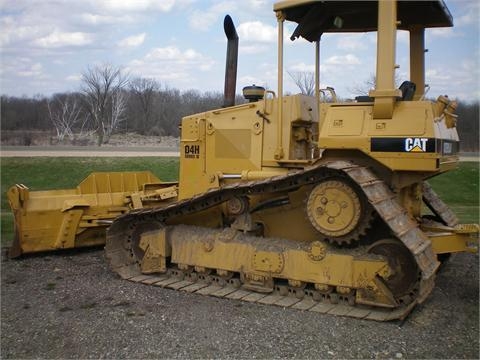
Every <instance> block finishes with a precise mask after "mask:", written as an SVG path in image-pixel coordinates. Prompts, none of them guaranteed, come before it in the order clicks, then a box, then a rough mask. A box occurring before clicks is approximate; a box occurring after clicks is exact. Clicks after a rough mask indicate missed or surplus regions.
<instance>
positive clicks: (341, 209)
mask: <svg viewBox="0 0 480 360" xmlns="http://www.w3.org/2000/svg"><path fill="white" fill-rule="evenodd" d="M306 211H307V215H308V218H309V220H310V222H311V224H312V225H313V227H314V228H315V229H316V230H317V231H318V232H319V233H320V235H321V237H322V238H323V239H326V240H328V241H329V242H330V243H336V244H338V245H343V244H350V243H351V242H352V241H358V240H359V239H360V236H362V235H365V234H366V231H367V229H368V228H369V227H370V225H371V221H372V219H373V215H372V214H373V211H372V208H371V206H370V205H369V204H368V202H367V200H366V199H365V196H364V195H363V193H362V192H361V190H358V189H356V188H355V187H354V185H353V184H351V183H350V182H349V181H348V180H346V179H344V178H340V177H339V178H329V179H326V180H324V181H322V182H320V183H319V184H317V185H316V186H315V187H314V188H313V189H312V191H311V192H310V194H309V195H308V198H307V204H306Z"/></svg>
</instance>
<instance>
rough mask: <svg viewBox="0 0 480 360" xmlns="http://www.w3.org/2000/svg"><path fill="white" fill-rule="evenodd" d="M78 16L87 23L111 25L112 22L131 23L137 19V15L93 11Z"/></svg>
mask: <svg viewBox="0 0 480 360" xmlns="http://www.w3.org/2000/svg"><path fill="white" fill-rule="evenodd" d="M79 18H80V19H81V20H82V21H83V22H84V23H86V24H89V25H113V24H131V23H134V22H135V21H136V20H137V17H134V16H130V15H115V16H113V15H102V14H94V13H83V14H81V15H80V16H79Z"/></svg>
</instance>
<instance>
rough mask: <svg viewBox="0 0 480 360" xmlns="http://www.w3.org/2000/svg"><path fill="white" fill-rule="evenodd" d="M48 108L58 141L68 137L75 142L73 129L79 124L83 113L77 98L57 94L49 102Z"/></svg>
mask: <svg viewBox="0 0 480 360" xmlns="http://www.w3.org/2000/svg"><path fill="white" fill-rule="evenodd" d="M47 107H48V115H49V117H50V121H51V122H52V124H53V126H54V128H55V130H56V133H57V139H58V140H60V141H62V140H63V139H64V138H65V136H67V137H68V138H70V140H73V138H74V135H73V127H74V126H75V124H76V123H77V122H78V120H79V118H80V111H81V109H80V106H79V104H78V101H77V98H76V97H75V96H74V95H71V94H57V95H54V96H53V97H52V98H51V99H48V100H47Z"/></svg>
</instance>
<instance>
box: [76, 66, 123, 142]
mask: <svg viewBox="0 0 480 360" xmlns="http://www.w3.org/2000/svg"><path fill="white" fill-rule="evenodd" d="M82 82H83V86H82V92H83V94H84V98H85V103H86V106H87V109H88V113H89V118H90V120H91V121H92V123H93V125H94V128H95V131H96V133H97V136H98V146H101V145H102V144H105V143H108V141H109V139H110V136H111V135H112V133H113V132H114V131H115V129H116V128H117V127H118V125H119V123H120V122H121V121H122V119H123V117H122V114H123V111H124V110H125V98H124V97H123V95H122V94H121V92H122V90H123V88H124V87H125V86H126V85H127V84H128V77H127V76H125V75H124V74H123V73H122V71H121V69H120V68H115V67H113V66H112V65H109V64H104V65H101V66H95V67H93V68H90V67H89V68H88V69H87V70H86V71H85V72H84V73H83V74H82ZM119 105H122V106H119Z"/></svg>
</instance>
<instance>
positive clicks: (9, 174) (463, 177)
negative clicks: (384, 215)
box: [1, 157, 479, 246]
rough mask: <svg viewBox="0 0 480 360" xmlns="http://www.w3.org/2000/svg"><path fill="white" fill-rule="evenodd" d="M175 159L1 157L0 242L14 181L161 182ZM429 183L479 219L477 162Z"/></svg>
mask: <svg viewBox="0 0 480 360" xmlns="http://www.w3.org/2000/svg"><path fill="white" fill-rule="evenodd" d="M178 166H179V163H178V158H154V157H147V158H145V157H143V158H140V157H138V158H137V157H128V158H107V157H100V158H61V157H59V158H51V157H39V158H2V159H1V191H2V198H1V240H2V241H1V243H2V245H3V246H4V245H6V244H8V243H10V241H11V239H12V234H13V216H12V215H11V213H10V210H9V206H8V202H7V198H6V195H5V193H6V191H7V190H8V188H9V187H11V186H13V185H15V184H16V183H22V184H25V185H27V186H28V187H29V188H30V190H31V191H35V190H50V189H69V188H74V187H76V186H77V185H78V184H79V183H80V182H81V181H82V180H83V179H84V178H85V177H87V176H88V174H90V173H91V172H94V171H141V170H150V171H151V172H152V173H154V174H155V175H156V176H158V177H159V178H160V179H161V180H163V181H175V180H177V176H178ZM429 182H430V184H431V185H432V187H433V188H434V190H435V191H436V192H437V193H438V194H439V195H440V196H441V197H442V199H443V200H444V201H445V202H446V203H447V204H449V205H450V207H451V208H452V209H453V210H454V211H455V213H456V214H457V215H458V216H459V217H460V219H461V220H462V222H465V223H469V222H478V220H479V163H478V162H463V163H460V167H459V169H458V170H456V171H452V172H450V173H447V174H443V175H441V176H438V177H436V178H434V179H431V180H430V181H429Z"/></svg>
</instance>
